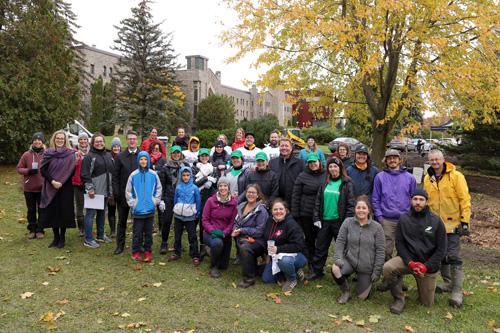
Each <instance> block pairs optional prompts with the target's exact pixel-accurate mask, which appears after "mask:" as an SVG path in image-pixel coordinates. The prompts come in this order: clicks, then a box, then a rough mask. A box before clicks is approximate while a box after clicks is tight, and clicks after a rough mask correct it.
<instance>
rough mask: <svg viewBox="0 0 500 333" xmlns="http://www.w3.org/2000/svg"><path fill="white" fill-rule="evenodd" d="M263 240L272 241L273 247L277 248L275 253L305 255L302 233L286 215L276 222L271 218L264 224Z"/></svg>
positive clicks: (295, 223) (290, 217) (289, 216)
mask: <svg viewBox="0 0 500 333" xmlns="http://www.w3.org/2000/svg"><path fill="white" fill-rule="evenodd" d="M264 238H265V240H266V241H267V240H271V239H272V240H274V241H275V243H274V245H275V246H277V247H278V252H277V253H299V252H300V253H307V252H306V251H307V250H306V243H305V237H304V232H303V231H302V228H301V227H300V226H299V225H298V224H297V222H295V220H294V219H293V217H292V216H291V215H290V214H288V215H287V216H285V219H284V220H283V221H280V222H276V221H275V220H274V219H273V217H272V216H269V219H268V220H267V223H266V228H265V229H264Z"/></svg>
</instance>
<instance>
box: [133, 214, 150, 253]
mask: <svg viewBox="0 0 500 333" xmlns="http://www.w3.org/2000/svg"><path fill="white" fill-rule="evenodd" d="M153 221H154V216H151V217H147V218H143V219H138V218H134V225H133V229H132V253H134V252H140V251H142V250H144V252H151V248H152V246H153V223H154V222H153ZM143 240H144V242H143Z"/></svg>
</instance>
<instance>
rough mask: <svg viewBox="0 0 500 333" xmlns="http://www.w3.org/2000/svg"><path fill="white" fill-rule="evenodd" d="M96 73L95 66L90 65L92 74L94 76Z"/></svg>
mask: <svg viewBox="0 0 500 333" xmlns="http://www.w3.org/2000/svg"><path fill="white" fill-rule="evenodd" d="M94 72H95V67H94V64H90V74H94Z"/></svg>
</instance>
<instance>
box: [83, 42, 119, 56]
mask: <svg viewBox="0 0 500 333" xmlns="http://www.w3.org/2000/svg"><path fill="white" fill-rule="evenodd" d="M75 48H76V49H87V50H91V51H94V52H97V53H102V54H105V55H109V56H111V57H115V58H117V59H120V58H121V57H122V56H121V55H119V54H116V53H113V52H109V51H104V50H101V49H98V48H97V47H95V46H90V45H87V44H85V43H82V44H80V45H77V46H75Z"/></svg>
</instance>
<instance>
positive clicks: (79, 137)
mask: <svg viewBox="0 0 500 333" xmlns="http://www.w3.org/2000/svg"><path fill="white" fill-rule="evenodd" d="M82 138H84V139H87V140H88V139H89V136H88V134H87V133H85V132H80V133H78V140H80V139H82Z"/></svg>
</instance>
